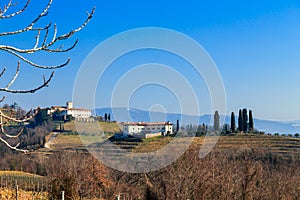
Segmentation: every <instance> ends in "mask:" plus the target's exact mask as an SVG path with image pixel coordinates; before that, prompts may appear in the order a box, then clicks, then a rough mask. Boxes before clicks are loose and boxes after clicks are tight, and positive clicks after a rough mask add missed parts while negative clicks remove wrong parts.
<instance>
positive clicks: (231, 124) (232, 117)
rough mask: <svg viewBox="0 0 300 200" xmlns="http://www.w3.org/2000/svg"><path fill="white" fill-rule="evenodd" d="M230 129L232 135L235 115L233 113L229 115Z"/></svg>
mask: <svg viewBox="0 0 300 200" xmlns="http://www.w3.org/2000/svg"><path fill="white" fill-rule="evenodd" d="M230 122H231V123H230V129H231V132H232V133H234V132H235V115H234V112H232V113H231V120H230Z"/></svg>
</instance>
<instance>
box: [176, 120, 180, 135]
mask: <svg viewBox="0 0 300 200" xmlns="http://www.w3.org/2000/svg"><path fill="white" fill-rule="evenodd" d="M178 131H179V120H178V119H177V121H176V132H178Z"/></svg>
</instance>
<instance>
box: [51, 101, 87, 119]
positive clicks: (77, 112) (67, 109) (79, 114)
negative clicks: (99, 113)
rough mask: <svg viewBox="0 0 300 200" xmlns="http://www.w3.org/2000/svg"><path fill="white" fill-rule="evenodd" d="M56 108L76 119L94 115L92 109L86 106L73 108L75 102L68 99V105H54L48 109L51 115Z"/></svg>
mask: <svg viewBox="0 0 300 200" xmlns="http://www.w3.org/2000/svg"><path fill="white" fill-rule="evenodd" d="M56 110H58V111H60V112H61V115H64V116H67V115H71V116H72V117H74V118H75V119H87V118H90V117H91V116H92V111H91V110H88V109H84V108H73V102H71V101H68V102H67V103H66V106H52V107H51V108H50V109H48V114H49V115H51V114H52V113H54V112H55V111H56Z"/></svg>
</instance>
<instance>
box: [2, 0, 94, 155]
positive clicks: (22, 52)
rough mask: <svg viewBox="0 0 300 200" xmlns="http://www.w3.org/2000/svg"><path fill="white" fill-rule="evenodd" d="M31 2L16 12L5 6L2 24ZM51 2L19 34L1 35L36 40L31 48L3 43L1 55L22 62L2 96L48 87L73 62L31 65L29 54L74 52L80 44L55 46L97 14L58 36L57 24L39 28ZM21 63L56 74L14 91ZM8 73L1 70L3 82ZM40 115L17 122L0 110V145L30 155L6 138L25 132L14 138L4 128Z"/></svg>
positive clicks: (28, 1)
mask: <svg viewBox="0 0 300 200" xmlns="http://www.w3.org/2000/svg"><path fill="white" fill-rule="evenodd" d="M30 1H31V0H27V2H26V3H25V5H23V6H20V8H19V10H17V9H16V7H18V5H17V3H15V2H13V0H9V1H8V3H7V4H6V5H3V6H2V7H0V20H11V19H12V18H14V17H15V16H17V15H20V14H22V13H23V12H25V11H26V9H27V8H28V7H29V6H30ZM52 1H53V0H49V1H48V4H47V5H46V7H45V8H44V9H43V10H42V11H41V12H40V13H38V14H37V17H36V18H34V19H33V20H32V21H30V22H29V23H28V24H27V25H25V26H24V27H23V28H20V29H18V30H14V31H6V32H0V37H16V36H18V35H19V36H22V34H27V33H31V34H33V36H35V40H34V42H33V47H32V48H18V47H15V46H13V45H10V44H1V43H0V51H1V52H6V53H8V54H11V55H12V56H15V57H16V58H17V59H19V61H18V64H17V68H16V71H15V74H14V76H13V77H12V78H11V81H10V82H9V83H8V84H7V85H6V86H5V87H0V92H7V93H34V92H36V91H38V90H40V89H42V88H44V87H47V86H48V84H49V83H50V81H51V79H52V78H53V75H54V69H57V68H61V67H64V66H66V65H67V64H68V63H69V62H70V59H67V61H65V62H64V63H61V64H56V65H52V66H46V65H43V64H38V63H35V62H34V61H32V60H31V59H30V57H29V56H30V54H35V53H37V52H42V51H43V52H46V53H63V52H68V51H70V50H71V49H73V48H74V47H75V46H76V44H77V43H78V40H76V41H75V42H74V43H73V44H72V45H71V46H69V47H64V46H63V45H61V46H60V47H58V48H57V47H55V46H56V45H57V44H59V43H61V42H62V41H64V40H67V39H69V38H71V37H72V36H73V35H74V34H75V33H76V32H78V31H80V30H82V29H83V28H84V27H85V26H86V25H87V24H88V23H89V21H90V20H91V18H92V16H93V14H94V11H95V8H94V9H93V10H92V11H91V13H87V14H88V16H87V18H86V20H85V21H84V22H83V23H82V24H81V26H79V27H78V28H76V29H72V30H71V31H70V32H68V33H66V34H63V35H58V34H57V33H58V28H57V26H56V24H54V25H52V23H49V24H47V25H45V26H44V27H40V26H38V25H37V23H38V22H39V21H41V19H42V18H44V17H46V16H47V15H48V12H49V9H50V7H51V5H52ZM0 6H1V5H0ZM12 7H15V8H14V9H12ZM12 10H17V11H12ZM0 22H1V21H0ZM50 30H52V31H50ZM50 32H51V33H52V32H53V34H52V36H51V38H50ZM21 62H23V63H27V64H28V65H30V66H32V67H35V68H41V69H52V70H53V71H52V73H51V74H50V76H49V77H48V78H46V77H45V76H43V82H42V83H41V84H40V85H39V86H36V87H35V88H31V89H28V90H18V89H11V86H12V85H13V84H14V82H15V81H16V79H17V78H18V76H19V72H20V69H21ZM5 71H6V68H5V67H4V68H3V69H2V71H1V72H0V78H1V77H2V75H3V74H4V73H5ZM4 99H5V96H3V98H2V99H1V100H0V102H3V101H4ZM37 111H38V109H37V110H36V112H34V113H32V112H29V113H28V114H27V115H25V116H24V117H22V118H20V119H17V118H14V117H11V116H9V115H7V114H5V113H4V112H2V111H1V110H0V141H1V142H2V143H4V144H5V145H6V146H8V147H9V148H11V149H13V150H16V151H21V152H27V151H26V150H23V149H19V148H18V145H19V144H17V145H12V144H11V143H9V142H8V141H7V138H18V137H19V136H20V134H21V133H22V130H21V131H20V132H19V133H16V134H15V135H9V134H6V133H5V131H4V126H5V124H6V123H7V122H8V121H9V122H14V123H25V122H27V121H28V120H30V119H31V118H32V117H33V116H34V115H35V114H36V113H37Z"/></svg>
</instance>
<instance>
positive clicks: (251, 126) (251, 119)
mask: <svg viewBox="0 0 300 200" xmlns="http://www.w3.org/2000/svg"><path fill="white" fill-rule="evenodd" d="M253 129H254V123H253V116H252V110H249V131H250V132H252V131H253Z"/></svg>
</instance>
